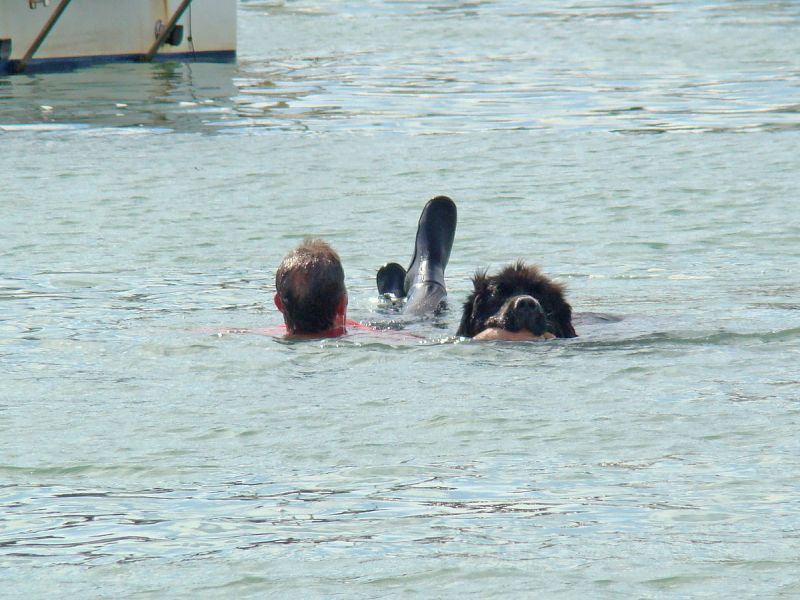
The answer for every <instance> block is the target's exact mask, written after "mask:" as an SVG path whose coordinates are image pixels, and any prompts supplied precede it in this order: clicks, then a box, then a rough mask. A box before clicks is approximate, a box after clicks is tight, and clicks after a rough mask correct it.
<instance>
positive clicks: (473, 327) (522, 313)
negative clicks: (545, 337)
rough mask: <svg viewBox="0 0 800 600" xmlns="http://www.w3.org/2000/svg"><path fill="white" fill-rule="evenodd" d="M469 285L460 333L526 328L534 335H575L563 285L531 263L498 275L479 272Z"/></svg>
mask: <svg viewBox="0 0 800 600" xmlns="http://www.w3.org/2000/svg"><path fill="white" fill-rule="evenodd" d="M472 285H473V291H472V293H471V294H470V295H469V297H468V298H467V301H466V302H465V303H464V312H463V314H462V316H461V324H460V325H459V327H458V332H457V334H458V335H460V336H464V337H475V336H476V335H477V334H479V333H480V332H481V331H483V330H484V329H487V328H489V327H496V328H499V329H506V330H508V331H519V330H522V329H528V330H530V331H531V333H533V334H534V335H541V333H542V331H548V332H550V333H552V334H553V335H555V336H556V337H560V338H572V337H577V335H578V334H577V333H575V328H574V327H573V326H572V307H571V306H570V305H569V303H568V302H567V301H566V300H565V299H564V286H563V285H561V284H559V283H555V282H554V281H552V280H551V279H549V278H548V277H546V276H545V275H543V274H542V273H541V272H540V271H539V269H538V268H536V267H534V266H528V265H526V264H525V263H524V262H523V261H519V262H517V263H516V264H513V265H510V266H508V267H505V268H504V269H503V270H502V271H500V272H499V273H498V274H497V275H487V274H486V272H485V271H483V272H479V273H477V274H476V275H475V277H473V278H472ZM543 320H544V323H543ZM543 325H544V329H542V326H543Z"/></svg>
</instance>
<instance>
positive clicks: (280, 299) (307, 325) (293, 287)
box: [275, 239, 347, 335]
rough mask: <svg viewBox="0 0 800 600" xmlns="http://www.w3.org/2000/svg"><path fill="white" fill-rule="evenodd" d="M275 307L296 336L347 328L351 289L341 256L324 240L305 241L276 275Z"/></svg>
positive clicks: (289, 329) (286, 258) (287, 258)
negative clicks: (345, 325)
mask: <svg viewBox="0 0 800 600" xmlns="http://www.w3.org/2000/svg"><path fill="white" fill-rule="evenodd" d="M275 289H276V290H277V292H276V293H275V306H277V307H278V310H280V311H281V312H282V313H283V320H284V322H285V323H286V329H287V330H288V332H289V333H290V334H292V335H314V334H322V335H325V334H329V333H330V332H331V330H332V329H333V328H335V327H337V326H340V327H342V328H343V327H344V318H345V308H346V307H347V290H346V289H345V286H344V269H342V263H341V261H340V260H339V256H338V255H337V254H336V252H335V251H334V250H333V248H331V247H330V246H329V245H328V244H326V243H325V242H323V241H322V240H312V239H308V240H305V241H304V242H303V243H302V244H300V245H299V246H298V247H297V248H295V249H294V250H292V251H291V252H289V254H287V255H286V256H285V257H284V259H283V260H282V261H281V264H280V266H279V267H278V271H277V273H276V274H275Z"/></svg>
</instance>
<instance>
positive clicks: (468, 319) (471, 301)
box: [456, 270, 489, 337]
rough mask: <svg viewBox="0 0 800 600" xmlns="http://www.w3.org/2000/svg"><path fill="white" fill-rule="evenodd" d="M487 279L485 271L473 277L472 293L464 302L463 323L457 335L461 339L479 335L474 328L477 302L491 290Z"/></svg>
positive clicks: (478, 272)
mask: <svg viewBox="0 0 800 600" xmlns="http://www.w3.org/2000/svg"><path fill="white" fill-rule="evenodd" d="M487 279H488V278H487V277H486V271H485V270H483V271H477V272H476V273H475V275H474V276H473V277H472V292H471V293H470V295H469V296H467V300H466V302H464V308H463V310H462V312H461V323H460V324H459V326H458V331H456V335H458V336H461V337H473V336H475V335H477V334H478V333H479V332H477V331H475V330H474V329H475V328H474V327H473V322H474V317H475V312H476V308H475V307H476V301H477V300H479V299H480V298H481V297H483V296H485V295H486V293H487V289H488V288H489V282H488V281H487Z"/></svg>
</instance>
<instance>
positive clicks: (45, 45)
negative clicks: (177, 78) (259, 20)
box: [0, 0, 237, 72]
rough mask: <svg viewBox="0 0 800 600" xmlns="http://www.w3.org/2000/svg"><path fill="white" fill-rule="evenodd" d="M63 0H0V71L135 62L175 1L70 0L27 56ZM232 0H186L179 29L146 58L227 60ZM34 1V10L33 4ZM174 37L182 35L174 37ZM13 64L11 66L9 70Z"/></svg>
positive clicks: (232, 37) (232, 50) (232, 43)
mask: <svg viewBox="0 0 800 600" xmlns="http://www.w3.org/2000/svg"><path fill="white" fill-rule="evenodd" d="M61 2H62V0H49V1H43V0H38V1H37V0H33V1H31V0H0V40H2V41H0V71H3V70H5V71H6V72H11V71H14V70H15V66H17V67H18V66H19V65H20V64H22V63H24V64H25V70H37V69H42V68H45V69H46V68H47V67H48V66H50V67H57V66H59V65H60V66H69V65H70V64H75V63H77V64H85V63H90V62H104V61H110V60H138V59H141V58H142V57H144V56H147V55H148V53H149V52H151V51H152V49H153V45H154V43H155V42H156V40H157V38H158V33H160V32H161V31H163V30H164V28H165V27H166V25H167V24H168V23H169V22H170V19H171V18H172V17H173V15H175V14H176V11H178V9H179V7H180V6H181V0H71V2H69V3H68V4H67V5H66V7H65V8H64V9H63V12H62V13H61V15H60V17H59V18H58V20H57V21H56V22H55V24H54V25H53V28H52V29H51V30H50V32H49V33H48V34H47V36H46V37H45V39H44V40H43V41H42V43H41V45H40V46H39V47H38V48H37V49H36V51H35V52H34V53H33V55H32V56H30V57H28V60H25V59H26V57H27V55H28V54H29V53H30V50H31V48H32V46H33V45H34V44H35V41H36V39H37V37H38V36H39V35H40V33H41V32H42V31H43V30H44V29H46V25H47V23H48V21H49V20H50V19H51V17H52V16H53V15H54V14H57V13H56V11H57V10H58V8H59V5H60V4H61ZM236 4H237V3H236V0H193V1H192V2H191V3H190V4H189V5H188V7H187V8H186V10H185V11H184V13H183V15H182V16H181V17H180V19H179V20H178V21H177V25H178V26H179V27H182V28H183V29H182V31H181V32H180V33H182V36H181V35H178V36H173V37H172V38H171V39H170V40H169V41H171V42H173V43H176V42H177V43H176V45H170V43H169V41H168V42H167V43H164V44H163V45H161V46H160V47H158V49H157V51H156V52H155V54H154V55H153V56H152V60H192V59H194V60H209V59H210V60H233V59H234V58H235V56H236ZM32 7H33V8H32ZM177 38H181V39H177ZM16 70H18V69H16Z"/></svg>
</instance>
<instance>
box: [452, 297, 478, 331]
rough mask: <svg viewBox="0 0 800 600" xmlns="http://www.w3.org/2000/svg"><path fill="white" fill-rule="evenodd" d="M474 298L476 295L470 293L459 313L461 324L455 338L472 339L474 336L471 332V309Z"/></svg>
mask: <svg viewBox="0 0 800 600" xmlns="http://www.w3.org/2000/svg"><path fill="white" fill-rule="evenodd" d="M476 296H477V294H476V293H475V292H472V293H471V294H470V295H469V296H467V300H466V302H464V308H463V309H462V311H461V323H460V324H459V326H458V331H456V335H457V336H460V337H472V336H474V335H475V333H474V332H473V331H472V307H473V306H474V304H475V298H476Z"/></svg>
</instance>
